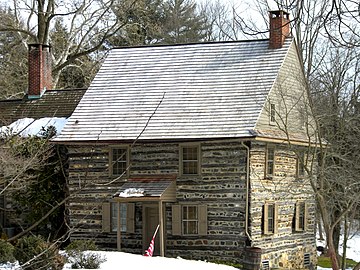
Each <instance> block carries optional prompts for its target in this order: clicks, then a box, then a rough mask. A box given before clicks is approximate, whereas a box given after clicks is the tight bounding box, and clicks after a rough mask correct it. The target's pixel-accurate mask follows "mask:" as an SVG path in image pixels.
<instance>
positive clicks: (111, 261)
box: [0, 251, 237, 270]
mask: <svg viewBox="0 0 360 270" xmlns="http://www.w3.org/2000/svg"><path fill="white" fill-rule="evenodd" d="M92 252H94V253H96V254H99V255H101V256H102V257H105V258H106V262H104V263H102V264H101V265H100V270H113V269H125V267H129V269H134V270H137V269H156V270H169V269H171V270H184V269H185V270H203V269H204V270H235V269H237V268H234V267H231V266H227V265H220V264H215V263H208V262H203V261H191V260H184V259H181V258H164V257H145V256H142V255H136V254H129V253H124V252H110V251H92ZM16 266H17V267H16ZM18 267H19V266H18V264H14V265H11V264H6V265H0V270H18V269H19V268H18ZM130 267H131V268H130ZM63 269H64V270H67V269H71V267H70V264H65V266H64V268H63Z"/></svg>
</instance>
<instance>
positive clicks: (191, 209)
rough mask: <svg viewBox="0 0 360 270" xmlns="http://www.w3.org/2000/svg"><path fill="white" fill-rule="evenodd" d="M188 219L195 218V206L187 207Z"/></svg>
mask: <svg viewBox="0 0 360 270" xmlns="http://www.w3.org/2000/svg"><path fill="white" fill-rule="evenodd" d="M188 219H197V211H196V206H189V207H188Z"/></svg>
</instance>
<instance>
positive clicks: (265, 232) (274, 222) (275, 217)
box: [262, 201, 278, 235]
mask: <svg viewBox="0 0 360 270" xmlns="http://www.w3.org/2000/svg"><path fill="white" fill-rule="evenodd" d="M269 206H272V222H271V227H272V228H271V230H269V229H270V228H269ZM262 216H263V220H262V228H263V230H262V233H263V235H274V234H276V233H277V227H278V205H277V204H276V203H275V202H273V201H268V202H265V204H264V205H263V211H262Z"/></svg>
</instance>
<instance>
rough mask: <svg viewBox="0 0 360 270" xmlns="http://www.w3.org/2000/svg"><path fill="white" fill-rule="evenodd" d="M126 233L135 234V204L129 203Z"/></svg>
mask: <svg viewBox="0 0 360 270" xmlns="http://www.w3.org/2000/svg"><path fill="white" fill-rule="evenodd" d="M126 232H127V233H134V232H135V204H134V203H128V204H127V209H126Z"/></svg>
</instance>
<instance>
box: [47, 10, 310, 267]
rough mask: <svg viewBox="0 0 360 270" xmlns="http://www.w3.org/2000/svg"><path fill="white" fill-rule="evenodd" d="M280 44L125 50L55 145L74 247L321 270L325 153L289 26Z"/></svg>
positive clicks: (274, 29)
mask: <svg viewBox="0 0 360 270" xmlns="http://www.w3.org/2000/svg"><path fill="white" fill-rule="evenodd" d="M270 24H271V27H270V29H271V32H270V39H264V40H250V41H234V42H214V43H202V44H181V45H172V46H142V47H132V48H119V49H113V50H112V51H111V52H110V54H109V55H108V57H107V59H106V60H105V62H104V64H103V65H102V67H101V69H100V71H99V72H98V74H97V76H96V77H95V79H94V81H93V82H92V84H91V86H90V87H89V89H88V90H87V91H86V93H85V94H84V96H83V98H82V99H81V101H80V103H79V104H78V106H77V108H76V109H75V111H74V113H73V114H72V115H71V117H70V118H69V121H68V123H67V125H66V126H65V128H64V129H63V131H62V133H61V134H60V136H58V137H57V138H56V139H55V140H54V141H55V142H57V143H61V144H65V145H67V147H68V151H69V179H68V185H69V192H70V199H69V201H68V204H67V211H68V218H69V222H70V226H71V228H72V234H71V239H72V240H74V239H93V240H95V241H96V242H97V243H98V244H100V245H102V246H103V247H105V248H109V249H110V248H114V249H115V248H116V249H118V250H121V251H125V252H132V253H138V254H142V253H144V250H145V249H147V247H148V245H149V243H150V239H151V237H152V235H153V233H154V231H155V228H156V227H157V226H158V225H160V229H159V232H158V234H157V236H156V242H155V254H157V255H161V256H170V257H176V256H181V257H184V258H192V259H206V260H209V261H211V260H217V261H219V260H222V261H233V262H239V263H242V264H243V265H244V266H245V267H246V265H247V264H248V263H249V261H248V260H249V254H250V253H251V252H252V253H254V252H255V253H256V252H257V251H259V249H255V248H260V249H261V252H262V255H261V265H262V268H263V269H270V268H276V267H278V268H287V269H303V268H307V269H314V268H315V266H316V247H315V224H314V220H315V218H314V215H315V202H314V195H313V193H312V190H311V187H310V185H309V182H308V181H307V179H308V174H307V168H308V166H310V165H309V163H308V162H306V161H307V156H306V151H307V149H309V147H310V146H311V145H312V144H313V143H314V142H313V138H312V136H313V131H312V130H311V129H309V126H311V125H310V124H311V121H312V118H311V114H309V113H308V99H307V91H306V82H305V78H304V75H303V71H302V66H301V62H300V58H299V55H298V51H297V47H296V44H295V42H294V40H293V39H292V37H291V36H290V32H289V17H288V14H287V13H285V12H283V11H275V12H270Z"/></svg>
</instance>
